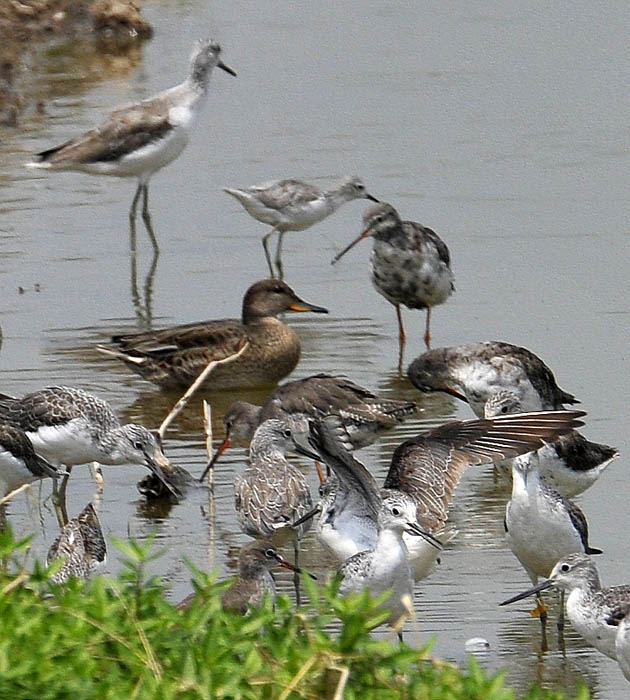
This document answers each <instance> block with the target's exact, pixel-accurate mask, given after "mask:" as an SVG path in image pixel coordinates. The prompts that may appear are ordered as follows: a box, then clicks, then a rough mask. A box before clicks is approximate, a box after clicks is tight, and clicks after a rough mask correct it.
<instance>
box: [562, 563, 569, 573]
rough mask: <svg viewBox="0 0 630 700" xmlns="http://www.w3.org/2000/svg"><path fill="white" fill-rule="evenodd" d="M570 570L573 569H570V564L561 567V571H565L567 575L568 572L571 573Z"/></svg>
mask: <svg viewBox="0 0 630 700" xmlns="http://www.w3.org/2000/svg"><path fill="white" fill-rule="evenodd" d="M570 568H571V567H570V566H569V565H568V564H563V565H562V566H561V567H560V571H564V573H566V572H567V571H569V569H570Z"/></svg>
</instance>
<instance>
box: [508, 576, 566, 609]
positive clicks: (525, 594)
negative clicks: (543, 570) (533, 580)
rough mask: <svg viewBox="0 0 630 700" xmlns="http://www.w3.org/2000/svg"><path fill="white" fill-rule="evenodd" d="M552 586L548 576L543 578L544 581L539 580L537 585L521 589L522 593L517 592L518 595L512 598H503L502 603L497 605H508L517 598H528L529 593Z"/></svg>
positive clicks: (538, 591) (532, 593)
mask: <svg viewBox="0 0 630 700" xmlns="http://www.w3.org/2000/svg"><path fill="white" fill-rule="evenodd" d="M551 586H553V581H552V580H551V579H550V578H547V579H545V580H544V581H541V583H539V584H538V585H537V586H533V587H532V588H528V589H527V590H526V591H523V592H522V593H519V594H518V595H515V596H513V597H512V598H509V599H508V600H504V601H503V602H502V603H499V605H500V606H501V605H509V604H510V603H516V601H517V600H523V598H529V596H530V595H534V594H535V593H540V591H544V590H545V589H546V588H551Z"/></svg>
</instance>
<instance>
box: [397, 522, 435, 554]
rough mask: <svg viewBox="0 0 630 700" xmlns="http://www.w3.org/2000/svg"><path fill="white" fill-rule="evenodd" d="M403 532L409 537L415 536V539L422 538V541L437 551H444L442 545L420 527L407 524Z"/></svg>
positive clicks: (414, 524) (415, 524)
mask: <svg viewBox="0 0 630 700" xmlns="http://www.w3.org/2000/svg"><path fill="white" fill-rule="evenodd" d="M405 530H406V531H407V532H408V533H409V534H410V535H415V536H416V537H422V538H423V539H424V540H426V541H427V542H428V543H429V544H430V545H431V546H432V547H435V548H436V549H438V550H440V551H441V550H442V549H444V545H443V544H442V543H441V542H440V540H438V538H437V537H434V536H433V535H432V534H431V533H430V532H427V530H425V529H424V528H422V527H420V525H418V524H417V523H407V527H406V528H405Z"/></svg>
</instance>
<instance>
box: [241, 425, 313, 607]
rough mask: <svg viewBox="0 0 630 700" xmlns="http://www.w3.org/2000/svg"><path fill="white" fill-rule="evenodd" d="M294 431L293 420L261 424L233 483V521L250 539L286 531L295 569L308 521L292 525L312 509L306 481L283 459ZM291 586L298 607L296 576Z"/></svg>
mask: <svg viewBox="0 0 630 700" xmlns="http://www.w3.org/2000/svg"><path fill="white" fill-rule="evenodd" d="M298 430H299V424H298V422H297V421H294V420H293V419H286V420H277V419H269V420H266V421H265V422H264V423H262V424H261V425H260V426H259V427H258V428H257V429H256V432H255V433H254V437H253V438H252V441H251V444H250V446H249V466H248V467H247V469H245V471H244V472H243V473H242V474H241V475H240V476H237V477H236V479H235V480H234V497H235V508H236V519H237V520H238V523H239V525H240V526H241V529H242V530H243V532H244V533H245V534H246V535H250V536H251V537H272V536H273V535H274V534H275V533H276V532H280V531H284V532H285V533H286V531H287V528H288V529H289V530H290V531H291V535H292V538H293V547H294V553H295V566H296V567H297V566H298V558H299V549H300V544H299V543H300V540H301V539H302V537H304V535H305V534H306V532H307V531H308V530H309V529H310V527H311V525H312V521H311V520H308V521H306V522H304V523H302V524H300V525H297V526H294V523H295V522H296V521H298V520H300V519H301V518H302V516H304V515H305V514H306V513H308V512H309V511H310V510H311V508H312V506H313V500H312V498H311V491H310V489H309V487H308V484H307V483H306V479H305V478H304V476H303V474H302V472H300V471H299V470H298V469H297V468H296V467H294V466H293V465H292V464H291V463H290V462H288V461H287V459H286V456H285V455H286V451H287V450H288V449H290V448H292V447H294V444H295V436H296V432H297V431H298ZM310 456H313V455H310ZM315 457H316V456H315ZM294 583H295V591H296V597H297V600H298V604H299V601H300V591H299V578H298V576H297V574H296V576H295V579H294Z"/></svg>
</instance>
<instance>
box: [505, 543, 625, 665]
mask: <svg viewBox="0 0 630 700" xmlns="http://www.w3.org/2000/svg"><path fill="white" fill-rule="evenodd" d="M551 586H558V587H559V588H562V589H564V590H565V591H567V592H568V596H567V599H566V608H567V616H568V618H569V620H570V622H571V624H572V625H573V627H574V628H575V630H576V631H577V632H578V633H579V634H581V635H582V637H584V639H585V640H586V642H587V643H588V644H590V645H591V646H594V647H595V648H596V649H597V650H598V651H601V652H602V654H606V656H609V657H610V658H611V659H616V658H617V654H616V651H615V641H616V639H615V638H616V635H617V628H616V627H615V626H614V625H612V624H611V623H610V618H611V615H612V614H613V613H614V612H615V611H616V610H617V609H618V608H619V607H620V606H621V605H624V604H628V603H630V585H623V586H611V587H610V588H602V584H601V582H600V580H599V573H598V571H597V567H596V566H595V562H594V561H593V560H592V559H591V558H590V557H589V556H588V555H587V554H569V555H567V556H566V557H564V558H563V559H561V560H560V561H559V562H557V563H556V565H555V566H554V567H553V570H552V572H551V574H550V575H549V578H547V579H545V580H544V581H542V582H541V583H539V584H538V585H537V586H534V587H533V588H530V589H528V590H526V591H523V593H519V594H518V595H515V596H513V597H512V598H509V599H508V600H504V601H503V602H502V603H500V605H509V604H510V603H515V602H516V601H517V600H522V599H523V598H527V597H528V596H530V595H534V594H537V593H539V592H540V591H544V590H545V589H546V588H550V587H551Z"/></svg>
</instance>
